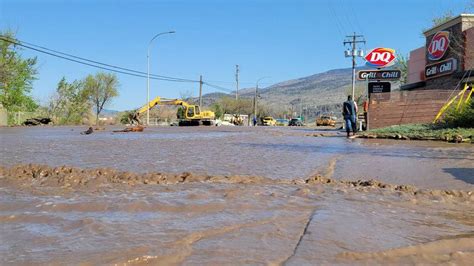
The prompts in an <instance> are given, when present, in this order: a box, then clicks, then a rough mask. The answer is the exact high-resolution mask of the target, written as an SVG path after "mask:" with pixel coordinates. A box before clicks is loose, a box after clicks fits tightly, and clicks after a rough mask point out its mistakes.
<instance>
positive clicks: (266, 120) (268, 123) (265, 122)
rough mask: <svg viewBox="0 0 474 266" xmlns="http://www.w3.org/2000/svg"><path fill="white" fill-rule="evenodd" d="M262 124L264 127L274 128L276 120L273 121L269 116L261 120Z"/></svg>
mask: <svg viewBox="0 0 474 266" xmlns="http://www.w3.org/2000/svg"><path fill="white" fill-rule="evenodd" d="M262 124H263V125H264V126H276V120H275V119H273V117H271V116H265V117H264V118H263V119H262Z"/></svg>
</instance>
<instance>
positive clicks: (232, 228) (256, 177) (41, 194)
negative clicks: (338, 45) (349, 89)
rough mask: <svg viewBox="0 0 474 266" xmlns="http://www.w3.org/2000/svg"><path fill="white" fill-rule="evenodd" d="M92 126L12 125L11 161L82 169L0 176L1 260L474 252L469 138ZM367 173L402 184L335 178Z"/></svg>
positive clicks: (361, 258) (305, 258)
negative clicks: (87, 130) (89, 130)
mask: <svg viewBox="0 0 474 266" xmlns="http://www.w3.org/2000/svg"><path fill="white" fill-rule="evenodd" d="M81 130H83V128H77V127H74V128H49V127H45V128H0V137H1V140H0V141H1V144H2V145H1V147H0V156H1V157H0V159H1V165H3V166H5V167H7V168H8V167H13V166H17V165H18V164H20V163H34V164H45V165H49V166H51V167H54V166H61V165H68V166H74V167H77V169H71V168H54V169H53V168H44V167H43V168H41V167H26V166H21V167H20V166H17V167H18V169H16V170H15V171H13V170H5V169H4V170H1V171H0V196H1V200H0V224H1V232H0V239H1V241H0V264H79V263H90V264H115V263H117V264H146V263H151V264H161V265H170V264H171V265H174V264H184V265H202V264H214V265H216V264H217V265H221V264H223V265H237V264H239V265H241V264H252V265H262V264H263V265H265V264H267V265H268V264H270V265H274V264H288V265H314V264H351V265H352V264H357V263H360V264H374V263H377V264H380V263H396V264H413V263H425V264H432V263H447V262H448V263H457V264H460V265H463V264H465V265H468V264H469V263H470V262H472V261H473V260H474V208H473V205H472V204H473V201H474V195H473V194H472V191H473V190H474V180H473V178H474V174H473V169H474V147H473V145H470V144H467V145H454V144H447V143H438V142H436V143H434V142H411V141H410V142H396V141H387V140H365V139H356V140H347V139H345V138H344V137H318V138H316V137H310V136H307V135H308V134H310V133H312V132H313V131H311V130H308V129H290V128H239V127H235V128H231V127H226V128H218V127H216V128H214V127H213V128H201V127H199V128H151V129H146V131H145V132H143V133H128V134H126V133H111V131H99V132H95V133H94V134H92V135H89V136H83V135H79V132H80V131H81ZM104 167H106V168H113V169H117V170H120V171H127V172H133V173H138V174H127V173H115V172H113V171H109V170H106V169H103V168H104ZM81 169H91V170H89V171H84V170H81ZM150 172H161V173H176V175H172V174H170V175H166V174H154V175H151V174H145V173H150ZM182 172H191V173H192V175H189V174H185V175H181V173H182ZM140 175H141V176H140ZM320 175H321V176H323V177H324V178H323V177H320ZM308 177H311V178H309V179H308ZM328 178H332V181H331V180H330V179H328ZM358 179H362V180H369V179H375V180H378V181H381V182H385V183H387V184H393V185H385V184H379V183H376V182H375V183H374V182H366V183H367V184H365V183H364V182H362V183H360V184H361V185H355V183H351V182H345V181H344V182H342V181H340V182H339V183H338V182H336V181H334V180H349V181H354V180H358ZM77 180H78V181H77ZM84 180H86V181H87V182H82V181H84ZM176 180H177V181H176ZM311 180H316V181H317V182H310V181H311ZM175 181H176V182H175ZM188 181H189V182H188ZM81 182H82V183H81ZM157 183H158V184H157ZM175 183H176V184H175ZM398 185H414V186H416V187H417V188H416V189H415V188H412V187H410V186H398ZM459 191H464V192H462V193H461V192H459Z"/></svg>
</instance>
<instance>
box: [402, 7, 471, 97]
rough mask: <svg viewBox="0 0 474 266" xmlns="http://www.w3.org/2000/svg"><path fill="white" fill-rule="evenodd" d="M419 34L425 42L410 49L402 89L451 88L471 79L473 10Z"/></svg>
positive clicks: (462, 84) (460, 86)
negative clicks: (422, 45)
mask: <svg viewBox="0 0 474 266" xmlns="http://www.w3.org/2000/svg"><path fill="white" fill-rule="evenodd" d="M423 34H424V35H425V38H426V44H425V46H424V47H420V48H418V49H415V50H413V51H411V52H410V59H409V60H408V84H406V85H404V86H402V90H414V89H424V90H433V89H444V90H452V89H455V88H456V87H458V88H462V87H463V86H464V83H466V82H469V83H470V82H472V81H474V79H473V78H472V76H474V73H471V72H474V71H473V70H474V14H461V15H459V16H457V17H455V18H453V19H451V20H449V21H446V22H445V23H443V24H441V25H438V26H436V27H434V28H431V29H429V30H427V31H425V32H424V33H423ZM443 35H444V36H443ZM440 36H441V37H440ZM434 38H436V39H434ZM443 46H446V47H443ZM436 53H437V54H436ZM458 84H459V86H458Z"/></svg>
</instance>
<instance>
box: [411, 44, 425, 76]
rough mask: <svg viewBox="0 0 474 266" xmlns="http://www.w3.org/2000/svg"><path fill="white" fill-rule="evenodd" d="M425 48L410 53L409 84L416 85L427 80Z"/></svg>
mask: <svg viewBox="0 0 474 266" xmlns="http://www.w3.org/2000/svg"><path fill="white" fill-rule="evenodd" d="M425 53H426V51H425V47H420V48H418V49H416V50H413V51H411V52H410V59H409V60H408V83H416V82H420V81H423V80H425V74H424V72H425V65H426V61H425Z"/></svg>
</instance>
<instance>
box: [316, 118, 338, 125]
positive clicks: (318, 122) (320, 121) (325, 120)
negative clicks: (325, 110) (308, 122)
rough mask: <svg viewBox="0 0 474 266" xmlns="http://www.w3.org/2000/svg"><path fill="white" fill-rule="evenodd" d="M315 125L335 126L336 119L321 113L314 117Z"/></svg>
mask: <svg viewBox="0 0 474 266" xmlns="http://www.w3.org/2000/svg"><path fill="white" fill-rule="evenodd" d="M316 126H331V127H334V126H336V119H335V117H331V116H328V115H322V116H320V117H319V118H318V119H316Z"/></svg>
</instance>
